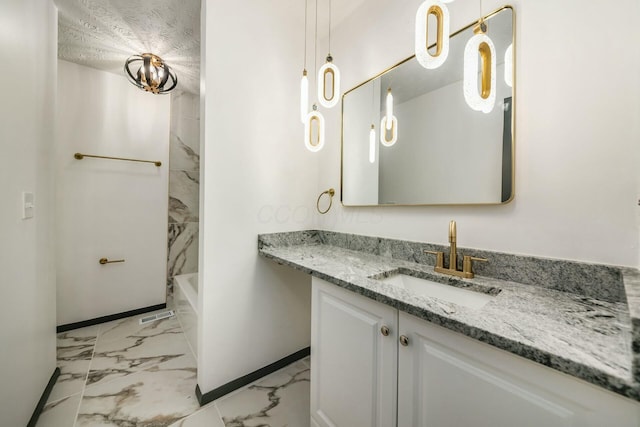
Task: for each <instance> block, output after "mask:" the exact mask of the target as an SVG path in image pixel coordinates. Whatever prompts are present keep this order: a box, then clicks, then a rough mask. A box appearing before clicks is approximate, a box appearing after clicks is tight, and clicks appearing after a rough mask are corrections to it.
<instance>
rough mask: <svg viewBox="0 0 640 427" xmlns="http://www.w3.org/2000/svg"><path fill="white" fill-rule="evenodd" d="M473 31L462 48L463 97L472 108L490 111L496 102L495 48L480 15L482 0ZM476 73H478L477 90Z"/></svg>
mask: <svg viewBox="0 0 640 427" xmlns="http://www.w3.org/2000/svg"><path fill="white" fill-rule="evenodd" d="M473 32H474V33H475V34H474V36H473V37H471V38H470V39H469V41H468V42H467V45H466V46H465V48H464V83H463V85H464V86H463V87H464V99H465V101H467V104H469V107H471V108H472V109H473V110H476V111H482V112H483V113H490V112H491V111H492V110H493V106H494V104H495V102H496V48H495V46H494V45H493V41H492V40H491V39H490V38H489V36H488V35H487V34H486V32H487V24H486V23H485V22H484V18H483V16H482V0H480V20H479V21H478V25H477V26H476V27H475V28H474V29H473ZM478 57H479V59H478ZM478 66H480V69H479V70H478ZM478 74H480V90H479V91H478Z"/></svg>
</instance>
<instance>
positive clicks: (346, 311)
mask: <svg viewBox="0 0 640 427" xmlns="http://www.w3.org/2000/svg"><path fill="white" fill-rule="evenodd" d="M311 301H312V303H311V316H312V322H311V425H312V426H314V427H391V426H395V425H396V387H397V354H398V353H397V352H398V350H397V339H396V337H397V330H398V328H397V324H398V312H397V310H396V309H394V308H392V307H389V306H386V305H384V304H381V303H378V302H375V301H373V300H370V299H368V298H365V297H363V296H361V295H357V294H355V293H353V292H350V291H347V290H344V289H342V288H339V287H337V286H335V285H332V284H330V283H327V282H325V281H323V280H320V279H316V278H315V277H314V278H313V290H312V299H311ZM387 330H388V333H387ZM385 334H386V335H385Z"/></svg>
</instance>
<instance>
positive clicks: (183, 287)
mask: <svg viewBox="0 0 640 427" xmlns="http://www.w3.org/2000/svg"><path fill="white" fill-rule="evenodd" d="M173 298H174V304H175V308H176V315H177V316H178V320H179V321H180V325H182V329H183V330H184V334H185V336H186V337H187V342H188V343H189V346H190V347H191V351H192V352H193V357H195V358H196V360H197V358H198V273H191V274H181V275H179V276H175V277H174V278H173Z"/></svg>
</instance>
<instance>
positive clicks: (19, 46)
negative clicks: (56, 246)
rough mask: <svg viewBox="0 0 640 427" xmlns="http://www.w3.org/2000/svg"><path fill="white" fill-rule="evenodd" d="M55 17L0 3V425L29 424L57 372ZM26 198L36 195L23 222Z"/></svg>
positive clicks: (29, 3) (51, 10)
mask: <svg viewBox="0 0 640 427" xmlns="http://www.w3.org/2000/svg"><path fill="white" fill-rule="evenodd" d="M56 41H57V11H56V9H55V7H54V6H53V3H52V2H51V1H42V0H3V1H2V2H0V63H2V68H0V81H2V82H3V88H2V96H1V97H0V200H2V203H0V224H1V225H0V227H1V228H0V229H1V230H2V239H1V243H0V270H1V271H2V280H0V287H1V290H2V310H0V337H2V340H1V343H0V348H2V350H1V351H0V384H1V386H0V425H3V426H24V425H26V424H27V422H28V421H29V418H30V417H31V414H32V413H33V411H34V409H35V407H36V404H37V403H38V400H39V399H40V396H41V395H42V392H43V391H44V389H45V387H46V385H47V382H48V381H49V378H50V377H51V375H52V374H53V371H54V369H55V367H56V335H55V320H56V319H55V312H56V307H55V274H54V268H53V267H54V263H53V250H52V249H53V179H52V161H51V148H52V144H53V138H52V135H53V129H54V103H55V88H56V84H55V82H56V55H57V43H56ZM23 191H29V192H33V193H34V194H35V201H36V208H35V217H34V218H33V219H27V220H22V219H21V216H20V205H21V197H22V192H23Z"/></svg>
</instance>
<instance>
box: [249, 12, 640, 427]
mask: <svg viewBox="0 0 640 427" xmlns="http://www.w3.org/2000/svg"><path fill="white" fill-rule="evenodd" d="M423 6H424V7H427V9H426V12H425V10H423V9H419V12H418V14H417V15H416V17H417V18H416V20H417V22H422V23H423V24H424V25H423V26H422V27H420V28H421V29H420V30H416V34H417V35H418V36H423V35H424V36H425V37H426V38H427V39H429V37H430V36H429V34H428V31H429V30H428V29H425V28H424V27H425V26H426V27H428V24H426V21H428V20H429V19H430V16H431V15H433V17H435V18H437V25H436V26H437V27H438V29H440V26H441V24H442V23H443V22H445V21H446V20H447V19H448V18H447V15H446V13H444V11H445V10H446V6H444V5H443V4H442V3H441V2H425V3H423ZM424 13H426V20H424V21H420V19H423V18H425V16H424ZM515 22H516V21H515V12H514V10H513V8H512V7H510V6H503V7H501V8H499V9H498V10H496V11H494V12H492V13H490V14H488V15H486V16H484V17H482V18H480V19H479V20H478V21H474V22H472V23H471V24H469V25H468V26H466V27H464V28H462V29H460V30H458V31H455V32H453V33H451V35H450V37H447V36H449V31H448V28H447V30H446V31H445V30H443V31H444V36H443V34H440V33H438V34H439V38H438V42H437V43H435V44H434V45H433V46H425V43H426V44H427V45H428V43H427V42H425V40H424V39H420V41H419V42H418V41H417V42H416V55H418V57H416V56H413V57H410V58H407V59H406V60H404V61H402V62H400V63H399V64H397V65H395V66H393V67H391V68H389V69H387V70H384V71H382V72H381V73H379V74H378V75H377V76H375V77H373V78H371V79H369V80H367V81H365V82H363V83H361V84H359V85H358V86H356V87H354V88H353V89H351V90H349V91H347V92H346V93H345V94H344V96H343V98H342V128H341V129H342V145H341V156H342V158H341V182H340V192H339V193H340V202H341V204H342V206H343V207H344V210H348V209H351V208H357V207H363V206H367V207H382V208H381V209H385V208H384V206H416V205H420V206H425V205H429V206H433V205H455V206H460V205H473V206H479V205H501V204H505V203H509V202H510V201H511V200H512V199H513V198H514V187H515V183H514V168H515V161H514V150H515V142H514V141H515V126H514V123H515V113H514V112H515V107H514V105H515V100H516V93H515V92H516V88H515V59H514V58H515V51H516V43H515V36H514V35H515ZM447 25H448V24H447ZM417 28H418V26H417ZM424 31H426V33H427V34H423V32H424ZM439 31H440V30H439ZM474 40H476V41H477V42H478V43H480V44H479V45H477V44H476V45H474V44H473V43H474ZM480 40H484V41H482V42H480ZM443 41H444V42H446V46H447V47H446V48H445V47H443V46H441V43H442V42H443ZM469 46H471V48H469ZM474 46H475V48H474ZM478 46H479V47H478ZM441 47H442V48H443V49H444V50H441V49H440V48H441ZM424 48H426V51H425V49H424ZM447 49H448V51H447V55H448V56H447V59H446V61H445V60H442V61H439V64H438V65H437V66H435V65H433V63H432V65H433V66H427V65H428V64H426V62H429V61H435V60H436V58H437V57H438V56H439V55H440V54H441V53H442V52H443V51H446V50H447ZM429 56H430V57H431V58H429ZM478 57H480V60H481V63H482V67H481V70H478V69H477V63H478ZM425 61H426V62H425ZM474 64H475V65H474ZM385 106H386V108H385ZM325 193H327V192H325ZM323 194H324V193H323ZM328 194H329V195H330V197H331V196H333V194H334V192H333V189H330V190H328ZM330 208H331V204H329V208H327V210H324V211H322V210H320V209H319V208H318V211H319V213H320V214H325V213H327V211H328V210H329V209H330ZM443 231H444V230H443ZM449 242H450V246H449V247H443V246H440V245H436V244H430V243H419V242H412V241H400V240H393V239H387V238H380V237H369V236H360V235H350V234H343V233H336V232H329V231H317V230H312V231H300V232H290V233H276V234H265V235H260V236H259V237H258V250H259V253H260V255H261V256H263V257H265V258H267V259H270V260H273V261H275V262H277V263H279V264H282V265H287V266H290V267H292V268H295V269H297V270H301V271H303V272H306V273H308V274H310V275H311V276H312V304H311V305H312V313H311V319H312V321H311V425H312V426H314V427H373V426H375V427H394V426H397V427H417V426H425V427H427V426H428V427H469V426H473V427H604V426H607V427H608V426H612V427H614V426H615V427H638V426H640V403H639V401H640V273H639V272H638V270H635V269H627V268H618V267H611V266H606V265H596V264H587V263H579V262H572V261H564V260H556V259H546V258H539V257H531V256H519V255H512V254H506V253H498V252H489V251H483V250H477V249H465V248H463V249H458V248H457V239H456V227H455V223H453V222H452V223H451V224H450V228H449Z"/></svg>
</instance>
